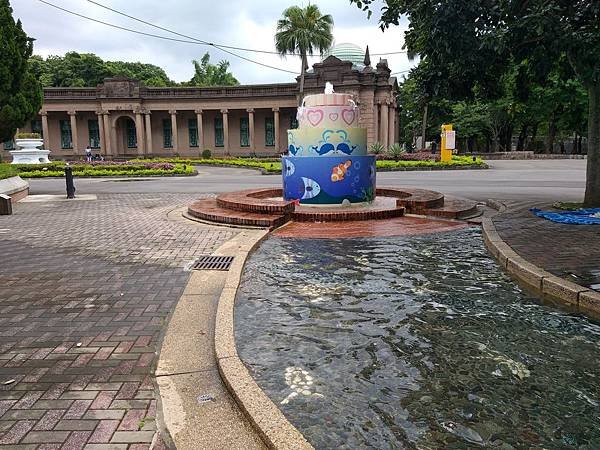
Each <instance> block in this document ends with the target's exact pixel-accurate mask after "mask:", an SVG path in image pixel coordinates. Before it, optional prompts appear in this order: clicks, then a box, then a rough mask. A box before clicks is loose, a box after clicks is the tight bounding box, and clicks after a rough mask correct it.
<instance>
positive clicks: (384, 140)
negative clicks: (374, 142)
mask: <svg viewBox="0 0 600 450" xmlns="http://www.w3.org/2000/svg"><path fill="white" fill-rule="evenodd" d="M388 119H389V116H388V105H387V103H382V104H381V128H380V129H379V142H381V145H383V146H384V147H385V148H388V146H389V144H388Z"/></svg>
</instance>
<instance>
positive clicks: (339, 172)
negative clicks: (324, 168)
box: [331, 160, 352, 183]
mask: <svg viewBox="0 0 600 450" xmlns="http://www.w3.org/2000/svg"><path fill="white" fill-rule="evenodd" d="M351 165H352V161H350V160H348V161H346V162H345V163H342V164H339V165H337V166H335V167H334V168H333V170H332V171H331V181H333V182H334V183H335V182H336V181H342V180H343V179H344V177H345V176H346V172H347V171H348V169H349V168H350V166H351Z"/></svg>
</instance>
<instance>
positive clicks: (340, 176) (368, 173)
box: [282, 156, 376, 205]
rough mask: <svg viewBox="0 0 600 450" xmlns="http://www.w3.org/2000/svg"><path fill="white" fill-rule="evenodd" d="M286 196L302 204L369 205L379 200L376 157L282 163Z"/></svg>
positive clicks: (294, 159) (287, 160)
mask: <svg viewBox="0 0 600 450" xmlns="http://www.w3.org/2000/svg"><path fill="white" fill-rule="evenodd" d="M282 171H283V196H284V198H285V199H286V200H299V201H300V203H301V204H308V205H310V204H320V205H327V204H332V205H335V204H341V203H342V202H343V201H344V200H348V201H349V202H351V203H359V202H368V201H372V200H374V198H375V186H376V167H375V156H330V157H325V158H321V157H315V158H306V157H294V156H285V157H283V161H282Z"/></svg>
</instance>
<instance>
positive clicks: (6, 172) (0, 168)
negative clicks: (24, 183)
mask: <svg viewBox="0 0 600 450" xmlns="http://www.w3.org/2000/svg"><path fill="white" fill-rule="evenodd" d="M17 175H19V172H18V170H17V169H16V168H15V167H14V166H13V165H11V164H0V180H3V179H4V178H10V177H16V176H17Z"/></svg>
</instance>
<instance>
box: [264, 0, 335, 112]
mask: <svg viewBox="0 0 600 450" xmlns="http://www.w3.org/2000/svg"><path fill="white" fill-rule="evenodd" d="M332 27H333V18H332V17H331V15H329V14H325V15H323V14H321V11H319V7H318V6H317V5H310V4H309V5H308V6H307V7H306V8H300V7H299V6H290V7H289V8H287V9H286V10H285V11H284V12H283V17H282V18H281V19H279V20H278V21H277V33H275V48H276V49H277V51H278V52H279V53H280V55H281V56H286V55H288V54H291V53H297V54H300V59H301V64H302V67H301V68H300V103H301V102H302V99H303V97H304V76H305V73H306V70H307V69H308V59H307V55H312V54H313V53H314V51H315V49H316V50H318V51H319V53H320V54H321V55H322V54H323V52H324V51H325V50H327V49H328V48H329V47H331V44H332V43H333V34H332V33H331V29H332Z"/></svg>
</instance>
